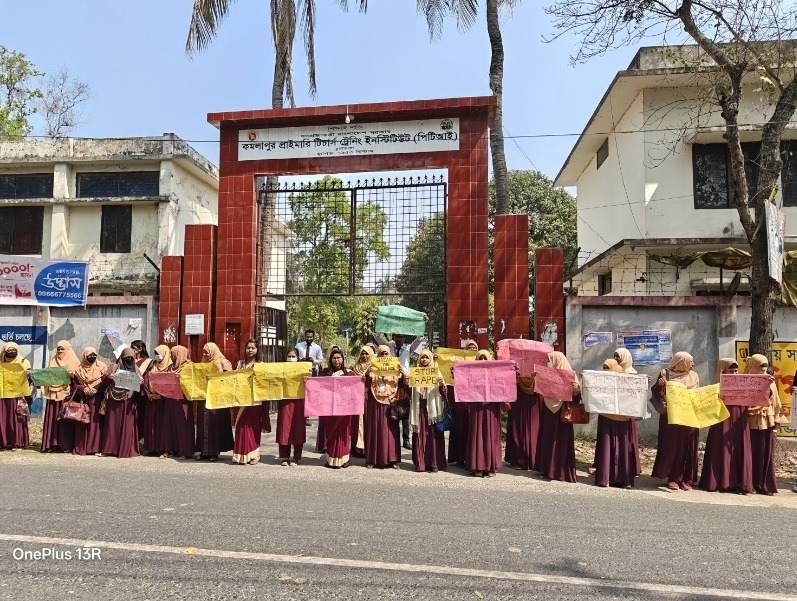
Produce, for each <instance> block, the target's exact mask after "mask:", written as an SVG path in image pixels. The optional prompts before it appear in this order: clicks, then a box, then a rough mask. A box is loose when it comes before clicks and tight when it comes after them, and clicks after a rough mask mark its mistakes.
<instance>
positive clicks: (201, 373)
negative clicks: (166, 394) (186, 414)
mask: <svg viewBox="0 0 797 601" xmlns="http://www.w3.org/2000/svg"><path fill="white" fill-rule="evenodd" d="M218 371H219V368H218V367H216V364H215V363H189V364H188V365H185V366H184V367H183V370H182V371H181V372H180V388H182V389H183V394H184V395H185V398H186V399H187V400H189V401H204V400H205V399H206V398H207V394H206V392H207V388H208V378H209V377H210V376H211V374H214V373H216V372H218Z"/></svg>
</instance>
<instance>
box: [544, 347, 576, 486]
mask: <svg viewBox="0 0 797 601" xmlns="http://www.w3.org/2000/svg"><path fill="white" fill-rule="evenodd" d="M548 360H549V362H550V367H553V368H556V369H567V370H571V371H572V368H571V367H570V362H569V361H568V360H567V357H565V356H564V355H563V354H562V353H560V352H559V351H554V352H553V353H549V354H548ZM543 400H544V401H545V406H544V407H540V437H539V446H538V448H537V458H538V464H537V467H538V471H539V472H540V474H542V476H543V477H545V478H549V479H551V480H561V481H562V482H576V481H577V480H576V448H575V436H574V434H573V424H572V423H570V422H569V421H565V420H563V419H562V415H561V413H562V404H563V401H560V400H558V399H554V398H551V397H543ZM572 402H573V403H580V402H581V387H580V386H579V384H578V380H576V379H575V376H574V379H573V401H572Z"/></svg>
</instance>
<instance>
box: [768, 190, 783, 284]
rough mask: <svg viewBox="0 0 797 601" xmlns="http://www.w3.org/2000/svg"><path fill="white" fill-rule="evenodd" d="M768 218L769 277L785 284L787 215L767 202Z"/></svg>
mask: <svg viewBox="0 0 797 601" xmlns="http://www.w3.org/2000/svg"><path fill="white" fill-rule="evenodd" d="M766 217H767V251H768V259H769V277H771V278H772V279H773V280H775V281H776V282H777V283H778V284H783V232H784V231H785V227H786V215H785V214H784V213H783V212H782V211H780V210H778V208H777V207H776V206H775V205H774V204H772V203H771V202H769V201H767V202H766Z"/></svg>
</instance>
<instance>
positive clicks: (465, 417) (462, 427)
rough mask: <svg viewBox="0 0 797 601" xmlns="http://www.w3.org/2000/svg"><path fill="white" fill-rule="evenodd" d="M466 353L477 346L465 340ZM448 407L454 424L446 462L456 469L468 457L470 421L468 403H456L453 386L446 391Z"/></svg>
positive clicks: (461, 465)
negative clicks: (451, 411)
mask: <svg viewBox="0 0 797 601" xmlns="http://www.w3.org/2000/svg"><path fill="white" fill-rule="evenodd" d="M463 348H464V350H466V351H478V350H479V345H478V344H476V341H475V340H467V341H466V342H465V346H464V347H463ZM446 397H447V399H448V405H449V407H451V408H452V409H453V410H454V423H453V424H452V425H451V430H450V431H449V433H448V462H449V463H456V464H457V467H462V468H464V467H465V459H466V458H467V456H468V428H469V427H468V422H469V420H470V403H457V399H456V396H455V395H454V386H448V387H447V389H446Z"/></svg>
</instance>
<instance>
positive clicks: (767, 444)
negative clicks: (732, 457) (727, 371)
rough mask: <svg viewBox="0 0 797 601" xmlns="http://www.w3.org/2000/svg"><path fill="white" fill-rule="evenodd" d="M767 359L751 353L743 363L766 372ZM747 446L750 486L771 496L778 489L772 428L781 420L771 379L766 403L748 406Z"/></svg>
mask: <svg viewBox="0 0 797 601" xmlns="http://www.w3.org/2000/svg"><path fill="white" fill-rule="evenodd" d="M768 368H769V360H768V359H767V358H766V357H765V356H764V355H751V356H750V357H748V358H747V365H745V367H744V373H746V374H766V373H768V372H767V370H768ZM747 421H748V424H749V425H750V448H751V451H752V457H753V488H755V491H756V492H757V493H758V494H760V495H767V496H772V495H774V494H775V493H776V492H778V485H777V482H776V480H775V428H777V427H778V425H779V424H780V423H781V422H782V421H784V420H783V413H782V408H781V404H780V395H779V394H778V388H777V386H776V385H775V379H774V378H772V382H771V384H770V386H769V405H767V406H766V407H748V408H747Z"/></svg>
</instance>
